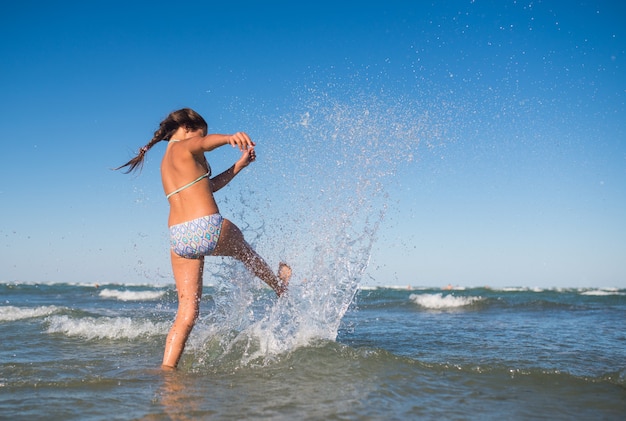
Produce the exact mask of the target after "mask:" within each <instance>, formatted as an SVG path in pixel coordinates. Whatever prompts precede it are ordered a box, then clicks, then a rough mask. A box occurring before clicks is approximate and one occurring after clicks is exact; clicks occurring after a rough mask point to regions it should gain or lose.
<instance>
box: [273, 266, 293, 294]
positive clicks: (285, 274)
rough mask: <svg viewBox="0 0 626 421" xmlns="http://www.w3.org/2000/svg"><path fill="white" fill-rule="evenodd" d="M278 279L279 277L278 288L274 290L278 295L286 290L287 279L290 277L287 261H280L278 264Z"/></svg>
mask: <svg viewBox="0 0 626 421" xmlns="http://www.w3.org/2000/svg"><path fill="white" fill-rule="evenodd" d="M278 279H280V281H281V284H280V286H279V287H278V288H279V290H278V291H276V294H278V296H279V297H280V296H281V295H283V294H284V293H285V292H286V291H287V287H288V286H289V280H290V279H291V268H290V267H289V265H288V264H287V263H283V262H280V263H279V264H278Z"/></svg>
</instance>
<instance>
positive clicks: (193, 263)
mask: <svg viewBox="0 0 626 421" xmlns="http://www.w3.org/2000/svg"><path fill="white" fill-rule="evenodd" d="M170 253H171V255H172V269H173V271H174V279H175V280H176V290H177V292H178V310H177V311H176V319H175V320H174V324H173V325H172V328H171V329H170V332H169V334H168V335H167V340H166V341H165V352H164V353H163V365H162V367H163V368H170V369H171V368H176V366H177V365H178V361H179V360H180V356H181V355H182V353H183V350H184V349H185V343H186V342H187V338H188V337H189V334H190V333H191V329H193V326H194V325H195V323H196V320H197V319H198V315H199V310H200V307H199V306H200V298H201V297H202V269H203V266H204V259H184V258H182V257H180V256H178V255H177V254H175V253H174V252H170Z"/></svg>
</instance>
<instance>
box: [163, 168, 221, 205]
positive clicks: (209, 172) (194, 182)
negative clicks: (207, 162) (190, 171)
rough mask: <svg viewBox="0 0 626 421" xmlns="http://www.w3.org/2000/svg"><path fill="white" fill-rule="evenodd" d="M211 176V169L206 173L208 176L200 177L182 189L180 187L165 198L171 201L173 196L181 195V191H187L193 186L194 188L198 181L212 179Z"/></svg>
mask: <svg viewBox="0 0 626 421" xmlns="http://www.w3.org/2000/svg"><path fill="white" fill-rule="evenodd" d="M210 176H211V168H209V171H207V173H206V174H202V175H201V176H200V177H198V178H196V179H195V180H193V181H192V182H191V183H187V184H185V185H184V186H182V187H180V188H178V189H176V190H174V191H173V192H171V193H169V194H167V195H166V196H165V198H166V199H169V198H170V197H171V196H172V195H174V194H176V193H180V192H181V191H183V190H185V189H186V188H187V187H191V186H193V185H194V184H196V183H197V182H198V181H200V180H202V179H203V178H206V177H210Z"/></svg>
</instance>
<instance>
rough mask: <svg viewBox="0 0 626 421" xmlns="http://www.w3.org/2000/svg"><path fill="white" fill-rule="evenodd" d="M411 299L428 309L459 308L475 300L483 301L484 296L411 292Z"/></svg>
mask: <svg viewBox="0 0 626 421" xmlns="http://www.w3.org/2000/svg"><path fill="white" fill-rule="evenodd" d="M409 299H410V300H411V301H413V302H414V303H415V304H417V305H419V306H420V307H424V308H427V309H434V310H440V309H447V308H459V307H465V306H469V305H472V304H474V303H475V302H478V301H482V300H483V298H482V297H455V296H454V295H445V296H444V295H443V294H442V293H439V294H411V295H409Z"/></svg>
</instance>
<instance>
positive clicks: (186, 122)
mask: <svg viewBox="0 0 626 421" xmlns="http://www.w3.org/2000/svg"><path fill="white" fill-rule="evenodd" d="M181 127H182V128H184V129H186V130H188V131H196V130H202V133H203V134H204V136H206V134H207V130H208V126H207V124H206V121H204V118H202V116H201V115H200V114H198V113H197V112H195V111H194V110H192V109H191V108H182V109H180V110H176V111H172V112H171V113H170V114H169V115H168V116H167V117H165V119H164V120H163V121H162V122H161V124H159V128H158V129H157V131H155V132H154V137H153V138H152V140H151V141H150V142H148V144H146V146H143V147H141V148H139V152H137V155H136V156H135V157H134V158H133V159H131V160H130V161H128V162H127V163H126V164H124V165H122V166H120V167H117V168H116V170H119V169H122V168H126V167H128V169H127V170H126V173H127V174H128V173H129V172H133V171H135V170H136V169H137V167H139V168H140V169H141V167H142V166H143V158H144V156H145V154H146V152H148V150H149V149H150V148H152V147H153V146H154V145H156V144H157V143H159V142H160V141H162V140H167V141H169V140H170V138H171V137H172V135H173V134H174V133H175V132H176V130H178V129H179V128H181Z"/></svg>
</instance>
